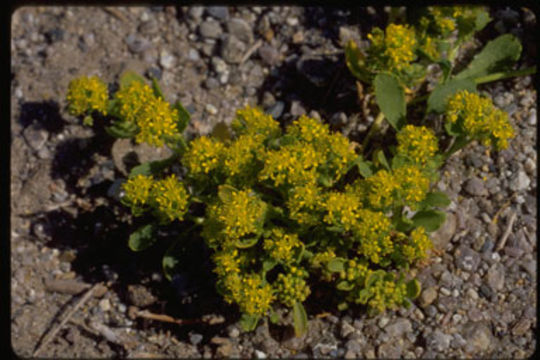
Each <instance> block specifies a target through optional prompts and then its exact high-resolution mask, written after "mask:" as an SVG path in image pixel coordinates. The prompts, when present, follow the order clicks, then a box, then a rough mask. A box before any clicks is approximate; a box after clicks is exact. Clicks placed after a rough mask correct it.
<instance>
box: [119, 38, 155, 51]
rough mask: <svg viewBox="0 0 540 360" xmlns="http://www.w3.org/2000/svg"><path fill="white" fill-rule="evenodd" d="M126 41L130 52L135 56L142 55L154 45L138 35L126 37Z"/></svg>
mask: <svg viewBox="0 0 540 360" xmlns="http://www.w3.org/2000/svg"><path fill="white" fill-rule="evenodd" d="M125 41H126V44H127V46H128V49H129V51H131V52H132V53H135V54H138V53H142V52H144V51H146V50H148V49H150V47H152V43H151V42H150V41H148V40H147V39H145V38H143V37H141V36H139V35H137V34H129V35H128V36H126V39H125Z"/></svg>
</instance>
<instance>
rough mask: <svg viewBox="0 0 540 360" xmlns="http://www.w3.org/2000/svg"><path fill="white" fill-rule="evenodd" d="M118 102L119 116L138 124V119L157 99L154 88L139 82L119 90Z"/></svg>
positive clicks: (116, 95)
mask: <svg viewBox="0 0 540 360" xmlns="http://www.w3.org/2000/svg"><path fill="white" fill-rule="evenodd" d="M115 98H116V100H117V101H118V115H119V117H120V118H121V119H124V120H126V121H128V122H130V123H133V124H137V120H138V118H139V117H140V116H141V115H142V113H143V112H145V109H146V107H147V106H148V104H149V103H150V102H152V101H153V100H154V98H155V95H154V92H153V90H152V88H151V87H150V86H148V85H146V84H143V83H142V82H139V81H133V82H132V83H131V84H129V86H126V87H124V88H122V89H120V90H118V91H117V92H116V94H115Z"/></svg>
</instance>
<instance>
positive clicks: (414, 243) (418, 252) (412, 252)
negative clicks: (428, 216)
mask: <svg viewBox="0 0 540 360" xmlns="http://www.w3.org/2000/svg"><path fill="white" fill-rule="evenodd" d="M432 247H433V244H432V242H431V240H430V239H429V237H428V236H427V234H426V231H425V230H424V228H423V227H421V226H420V227H417V228H416V229H414V230H413V231H412V232H411V235H410V243H409V244H406V245H404V246H403V249H402V250H403V255H405V257H406V258H407V260H409V262H412V261H414V260H418V259H424V258H425V257H426V256H427V251H428V249H430V248H432Z"/></svg>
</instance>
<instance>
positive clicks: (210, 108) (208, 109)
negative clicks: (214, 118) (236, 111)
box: [204, 104, 218, 115]
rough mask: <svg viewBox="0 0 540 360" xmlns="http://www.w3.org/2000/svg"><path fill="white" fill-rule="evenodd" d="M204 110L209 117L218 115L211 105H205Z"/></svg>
mask: <svg viewBox="0 0 540 360" xmlns="http://www.w3.org/2000/svg"><path fill="white" fill-rule="evenodd" d="M204 109H205V110H206V112H207V113H209V114H210V115H216V114H217V113H218V109H217V108H216V107H215V106H214V105H212V104H206V106H205V107H204Z"/></svg>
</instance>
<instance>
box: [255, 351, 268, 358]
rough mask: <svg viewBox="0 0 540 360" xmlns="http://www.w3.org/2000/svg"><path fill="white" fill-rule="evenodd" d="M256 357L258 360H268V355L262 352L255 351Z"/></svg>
mask: <svg viewBox="0 0 540 360" xmlns="http://www.w3.org/2000/svg"><path fill="white" fill-rule="evenodd" d="M255 357H256V358H257V359H266V354H265V353H264V352H262V351H260V350H255Z"/></svg>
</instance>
